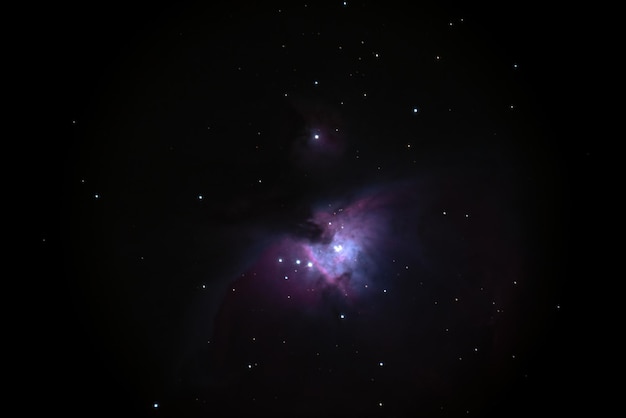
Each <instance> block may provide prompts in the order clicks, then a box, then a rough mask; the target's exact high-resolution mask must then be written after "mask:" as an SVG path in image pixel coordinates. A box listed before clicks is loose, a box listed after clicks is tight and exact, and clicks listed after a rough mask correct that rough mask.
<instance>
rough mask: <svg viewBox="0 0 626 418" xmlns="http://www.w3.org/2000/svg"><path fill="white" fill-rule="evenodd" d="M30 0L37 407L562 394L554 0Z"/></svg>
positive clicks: (255, 407)
mask: <svg viewBox="0 0 626 418" xmlns="http://www.w3.org/2000/svg"><path fill="white" fill-rule="evenodd" d="M50 12H52V10H51V11H50ZM44 15H45V13H44ZM40 19H41V22H45V25H44V24H40V25H39V26H40V29H41V28H45V30H41V32H40V35H39V36H40V40H39V48H37V51H39V52H37V53H36V54H35V55H36V57H37V60H38V62H39V64H38V65H39V66H42V67H45V68H46V69H47V70H46V71H45V72H44V74H43V75H42V76H41V77H42V78H43V83H42V84H43V85H45V86H46V87H44V88H43V89H42V91H40V92H39V94H41V97H42V99H41V101H39V102H38V106H39V107H40V110H42V111H43V110H46V112H45V113H46V115H47V116H48V118H49V122H50V124H49V128H48V127H46V129H47V130H48V132H47V134H46V135H37V138H36V139H35V140H33V142H32V143H30V144H31V145H29V146H32V147H33V149H35V151H34V152H35V157H34V158H33V163H34V164H36V165H37V167H38V171H37V173H38V174H37V181H36V186H37V187H38V189H37V190H38V192H37V193H33V195H35V196H36V200H37V202H38V203H37V206H36V207H37V208H39V209H38V215H37V217H36V220H33V221H32V222H31V223H30V224H31V225H33V226H34V230H35V231H34V232H33V235H32V240H31V241H33V242H36V244H35V247H36V251H37V252H36V253H35V254H36V256H37V259H38V260H39V261H38V262H37V263H36V264H37V269H38V270H39V271H40V272H42V274H40V275H39V277H41V278H42V279H41V280H40V281H39V280H37V281H35V282H36V283H38V286H37V287H38V291H37V292H36V293H37V296H36V297H35V296H33V297H34V298H35V299H34V300H35V302H34V303H35V304H36V305H37V307H38V309H39V310H40V312H41V313H40V314H39V315H38V316H39V319H38V320H37V329H39V332H37V333H36V335H34V336H31V337H30V338H32V339H33V341H35V340H36V341H38V344H35V343H33V346H36V347H39V350H40V351H38V352H37V353H36V354H33V356H34V357H36V358H37V360H36V364H37V367H35V368H34V371H33V373H31V377H32V379H35V380H36V382H37V384H36V389H33V391H32V393H33V394H36V395H33V396H35V397H36V398H37V399H38V401H39V403H40V404H41V405H45V408H48V409H54V410H57V411H59V413H64V414H66V415H74V414H75V415H80V416H111V415H115V416H167V417H209V416H216V417H230V416H232V417H248V416H255V417H260V416H268V417H269V416H271V417H334V416H341V417H370V416H373V417H409V416H410V417H422V416H424V417H438V416H441V417H457V416H493V417H495V416H498V417H500V416H508V417H516V416H520V417H521V416H530V415H533V416H534V415H536V414H537V413H557V414H558V413H562V412H563V411H572V410H575V409H576V408H575V407H573V406H572V404H571V398H572V397H574V398H575V397H576V396H577V394H578V391H579V389H578V387H579V385H578V383H577V382H576V378H575V376H576V373H574V372H573V371H572V366H571V364H572V358H573V357H574V354H573V353H572V349H571V347H572V345H571V342H572V323H573V322H574V321H573V320H572V317H573V306H574V303H573V302H572V298H571V292H570V290H569V286H570V284H571V277H572V275H571V273H572V271H574V270H578V271H582V270H584V269H585V265H584V264H578V265H576V266H573V265H572V261H573V260H574V257H576V256H577V252H576V251H578V250H579V248H578V247H576V245H575V244H574V245H572V244H571V243H572V242H573V241H572V239H573V238H574V235H578V236H579V237H580V236H584V235H585V234H586V233H587V227H586V226H584V225H578V226H577V229H576V234H574V232H573V230H572V228H571V221H572V219H574V218H575V217H576V215H577V212H576V211H578V210H580V211H583V210H584V205H585V203H584V201H585V199H584V196H585V193H586V192H587V191H588V190H589V184H588V183H585V181H586V180H585V179H586V178H587V177H586V171H585V170H588V167H589V164H591V163H590V161H591V159H592V158H593V156H594V155H593V152H591V148H589V146H588V145H587V144H586V143H583V144H582V145H581V144H578V143H574V142H569V141H568V140H567V135H569V133H570V132H571V130H572V125H571V124H569V125H567V124H565V123H564V120H565V116H564V113H565V111H564V106H566V105H567V104H568V103H569V99H568V97H571V92H570V95H567V94H566V93H567V92H568V91H569V86H570V85H571V84H570V78H571V77H573V76H572V75H569V76H568V74H567V68H568V65H569V61H568V60H569V56H570V55H569V54H570V52H571V50H572V48H573V46H572V45H570V44H568V42H567V39H568V37H567V35H566V33H567V26H566V25H564V24H563V25H559V22H562V21H563V20H567V19H565V18H563V16H562V15H558V14H557V13H556V12H548V11H543V12H542V13H538V12H537V10H536V9H532V8H524V5H523V4H516V5H515V6H514V7H513V6H512V5H509V6H507V7H504V6H501V7H499V8H495V9H493V8H483V7H479V6H476V5H472V4H471V2H468V4H467V5H465V6H463V7H455V6H452V5H448V6H443V5H442V6H435V5H431V4H423V5H420V4H417V3H416V4H413V5H412V6H410V7H409V6H400V5H398V4H391V3H389V2H374V1H372V2H361V1H348V2H342V1H332V2H324V3H323V5H322V3H318V2H315V3H313V2H311V3H306V2H283V3H266V2H259V4H254V3H250V2H207V4H201V2H198V3H196V4H192V5H184V6H183V5H176V6H169V7H162V8H155V7H154V6H151V7H139V6H132V7H128V6H124V5H112V4H107V5H104V4H103V5H102V6H101V7H98V6H93V5H89V7H88V6H84V5H72V6H70V5H67V6H55V7H54V19H51V20H47V19H46V18H44V17H41V18H40ZM41 120H42V121H43V120H44V119H41ZM564 144H566V145H565V146H564ZM574 190H575V193H576V194H577V195H578V196H579V197H582V198H581V202H579V204H578V205H577V206H575V207H574V205H573V204H572V203H571V201H570V199H571V197H572V195H573V194H574V192H573V191H574ZM52 277H54V279H52ZM39 282H41V283H39ZM43 341H45V342H46V343H45V346H43V347H42V346H41V345H40V344H41V342H43ZM578 364H579V366H580V360H579V361H578ZM577 370H580V368H578V369H577ZM34 376H38V377H37V378H35V377H34ZM555 388H559V390H555Z"/></svg>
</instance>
